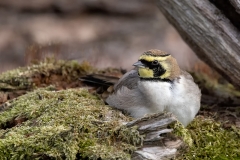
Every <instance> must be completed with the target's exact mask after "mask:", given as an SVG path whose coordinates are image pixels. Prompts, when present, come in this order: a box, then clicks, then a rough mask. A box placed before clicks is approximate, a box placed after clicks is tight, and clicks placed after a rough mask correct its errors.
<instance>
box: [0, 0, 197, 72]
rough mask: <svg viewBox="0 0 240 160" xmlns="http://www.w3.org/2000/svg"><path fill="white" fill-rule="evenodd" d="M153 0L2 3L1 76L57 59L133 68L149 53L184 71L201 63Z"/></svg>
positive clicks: (0, 13) (36, 0)
mask: <svg viewBox="0 0 240 160" xmlns="http://www.w3.org/2000/svg"><path fill="white" fill-rule="evenodd" d="M154 2H155V1H154V0H131V1H129V0H57V1H56V0H35V1H29V0H21V1H16V0H1V1H0V55H1V57H0V73H1V72H3V71H6V70H8V69H12V68H16V67H19V66H25V65H27V64H29V63H30V62H31V61H35V60H40V59H43V58H44V57H46V56H51V55H54V56H55V57H57V58H59V59H67V60H73V59H74V60H78V61H79V62H81V61H83V60H86V61H89V62H90V63H91V64H92V65H94V66H96V67H99V68H105V67H121V68H124V69H130V68H132V64H133V63H134V62H135V61H136V60H137V59H138V57H139V56H140V55H141V54H142V53H143V52H144V51H146V50H149V49H161V50H164V51H167V52H169V53H170V54H172V55H174V56H175V58H176V59H177V60H178V63H179V65H180V67H182V68H183V69H186V70H191V69H193V68H194V66H195V64H197V63H199V62H200V60H199V59H198V58H197V57H196V55H195V54H194V53H193V51H192V50H191V49H190V48H189V47H188V46H187V45H186V44H185V42H183V40H182V39H181V37H180V36H179V34H178V33H177V32H176V30H175V29H174V28H173V27H172V26H171V25H170V24H169V23H168V22H167V20H166V19H165V18H164V17H163V15H162V14H161V12H160V11H159V9H158V8H157V7H156V5H155V3H154Z"/></svg>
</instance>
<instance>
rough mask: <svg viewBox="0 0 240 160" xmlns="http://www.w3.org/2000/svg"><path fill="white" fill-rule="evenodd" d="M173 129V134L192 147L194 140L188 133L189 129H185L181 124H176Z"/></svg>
mask: <svg viewBox="0 0 240 160" xmlns="http://www.w3.org/2000/svg"><path fill="white" fill-rule="evenodd" d="M171 128H172V129H173V134H174V135H176V136H178V137H181V138H182V140H183V141H184V142H185V143H186V144H187V145H188V146H190V147H191V146H192V144H193V139H192V137H191V135H190V133H189V131H188V129H187V128H185V127H184V126H183V125H182V124H181V123H180V122H177V123H174V124H173V125H172V126H171Z"/></svg>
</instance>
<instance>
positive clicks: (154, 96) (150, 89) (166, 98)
mask: <svg viewBox="0 0 240 160" xmlns="http://www.w3.org/2000/svg"><path fill="white" fill-rule="evenodd" d="M139 89H140V90H141V91H142V93H144V94H145V98H147V99H148V106H147V107H148V108H151V111H152V112H160V111H164V110H166V107H167V106H168V105H169V103H170V101H171V100H172V91H171V83H168V82H154V81H142V82H140V83H139Z"/></svg>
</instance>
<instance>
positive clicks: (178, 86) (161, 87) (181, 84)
mask: <svg viewBox="0 0 240 160" xmlns="http://www.w3.org/2000/svg"><path fill="white" fill-rule="evenodd" d="M139 89H140V90H141V91H142V92H143V93H144V94H145V97H147V98H148V103H147V106H146V107H147V108H149V109H150V111H151V112H161V111H167V112H172V113H173V114H174V115H175V116H176V117H177V119H178V120H179V121H180V122H182V123H183V125H185V126H186V125H187V124H188V123H189V122H191V121H192V119H193V118H194V117H195V115H196V114H197V112H198V110H199V108H200V95H201V94H200V90H199V88H198V86H197V85H196V84H195V83H194V82H193V81H190V80H187V79H186V78H185V77H184V76H181V77H180V79H179V80H178V81H174V82H173V83H169V82H153V81H151V82H149V81H145V82H144V81H143V82H141V83H139Z"/></svg>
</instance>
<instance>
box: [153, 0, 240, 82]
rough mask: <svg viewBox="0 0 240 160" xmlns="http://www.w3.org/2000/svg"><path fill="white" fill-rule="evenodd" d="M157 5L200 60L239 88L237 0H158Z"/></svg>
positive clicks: (239, 4) (239, 49) (239, 44)
mask: <svg viewBox="0 0 240 160" xmlns="http://www.w3.org/2000/svg"><path fill="white" fill-rule="evenodd" d="M157 5H158V7H159V9H160V10H161V12H162V13H163V14H164V15H165V17H166V18H167V19H168V21H169V22H170V23H171V24H172V25H173V26H174V27H175V28H176V30H178V32H179V34H180V35H181V36H182V38H183V39H184V40H185V41H186V42H187V43H188V44H189V46H190V47H191V48H192V49H193V51H194V52H195V53H196V54H197V55H198V56H199V58H201V59H202V60H203V61H205V62H206V63H207V64H209V65H210V66H211V67H213V68H214V69H216V70H217V71H218V72H219V73H220V74H222V75H223V77H224V78H226V79H227V80H229V81H230V82H232V83H233V84H234V85H235V86H236V87H240V14H239V9H240V7H239V6H240V2H239V0H230V1H229V0H228V1H224V2H222V1H216V0H191V1H189V0H171V1H165V0H158V1H157Z"/></svg>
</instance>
